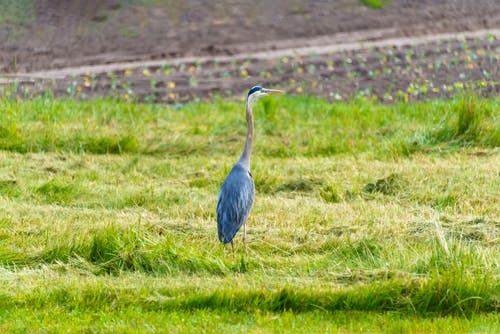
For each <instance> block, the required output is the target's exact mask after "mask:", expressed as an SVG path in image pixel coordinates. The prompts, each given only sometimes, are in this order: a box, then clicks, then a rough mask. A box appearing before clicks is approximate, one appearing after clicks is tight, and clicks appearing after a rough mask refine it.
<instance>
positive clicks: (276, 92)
mask: <svg viewBox="0 0 500 334" xmlns="http://www.w3.org/2000/svg"><path fill="white" fill-rule="evenodd" d="M263 91H264V92H265V93H267V94H270V95H271V94H284V93H285V92H284V91H282V90H279V89H267V88H264V89H263Z"/></svg>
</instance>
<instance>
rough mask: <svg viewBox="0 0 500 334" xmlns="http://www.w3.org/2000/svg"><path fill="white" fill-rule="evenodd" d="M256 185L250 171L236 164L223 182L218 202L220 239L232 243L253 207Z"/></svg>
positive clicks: (225, 242)
mask: <svg viewBox="0 0 500 334" xmlns="http://www.w3.org/2000/svg"><path fill="white" fill-rule="evenodd" d="M254 193H255V186H254V184H253V178H252V175H251V174H250V172H249V171H248V170H247V169H246V168H245V167H244V166H242V165H240V164H236V165H234V167H233V169H232V170H231V172H230V173H229V175H228V176H227V178H226V180H225V181H224V183H223V184H222V187H221V189H220V193H219V201H218V202H217V229H218V234H219V240H220V241H221V242H223V243H224V244H227V243H230V242H231V241H232V240H233V238H234V236H235V234H236V232H238V231H239V229H240V228H241V226H243V224H245V222H246V221H247V218H248V214H249V213H250V209H251V208H252V204H253V198H254Z"/></svg>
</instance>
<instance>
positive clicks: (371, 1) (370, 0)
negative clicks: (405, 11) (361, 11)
mask: <svg viewBox="0 0 500 334" xmlns="http://www.w3.org/2000/svg"><path fill="white" fill-rule="evenodd" d="M360 1H361V3H362V4H363V5H365V6H368V7H371V8H375V9H382V8H384V7H387V6H388V5H390V4H391V2H392V0H360Z"/></svg>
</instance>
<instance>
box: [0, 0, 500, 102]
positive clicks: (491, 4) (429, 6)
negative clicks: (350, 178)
mask: <svg viewBox="0 0 500 334" xmlns="http://www.w3.org/2000/svg"><path fill="white" fill-rule="evenodd" d="M32 11H33V20H31V21H29V20H28V21H26V22H23V23H22V24H18V25H16V26H15V27H17V29H14V26H13V24H12V23H11V24H4V25H3V26H1V25H0V43H1V45H2V48H1V49H0V60H1V62H0V76H1V77H3V79H1V77H0V89H2V91H3V95H13V94H15V95H24V96H32V95H36V94H39V93H40V92H44V91H46V90H47V88H50V89H51V90H52V92H53V93H54V94H55V95H57V96H61V95H70V96H80V97H83V98H87V97H93V96H108V95H111V96H119V97H124V98H139V99H142V100H154V101H165V102H171V103H179V102H185V101H188V100H191V99H193V98H195V97H199V98H205V97H207V96H210V95H212V94H216V95H223V96H225V95H233V94H235V93H236V94H240V93H241V92H242V91H244V90H245V89H246V88H248V86H250V85H253V84H256V83H259V84H263V85H271V86H280V87H282V88H285V89H287V90H292V91H295V92H297V93H311V94H314V95H318V96H323V97H327V98H333V99H345V98H349V97H352V96H355V95H359V94H361V95H367V96H376V97H377V98H379V99H381V100H385V101H392V100H394V99H412V98H423V97H435V96H443V95H451V94H454V93H456V92H457V91H460V90H463V89H467V88H468V87H472V88H474V89H475V90H477V91H479V92H481V93H482V94H485V95H494V94H498V93H499V89H500V88H499V85H498V73H499V63H500V41H499V37H500V34H499V28H500V2H499V1H496V0H480V1H474V2H472V1H462V0H424V1H418V2H416V1H405V0H395V1H393V2H392V4H391V5H388V6H387V7H386V8H384V9H382V10H376V9H371V8H368V7H366V6H363V5H362V4H360V2H359V1H355V0H341V1H336V2H334V3H333V2H329V1H292V0H289V1H284V0H281V1H261V2H258V3H251V4H249V3H247V2H243V1H222V0H220V1H215V2H210V3H209V4H207V3H204V2H202V1H197V0H188V1H183V2H177V1H142V3H141V4H138V3H134V1H124V0H121V1H111V0H108V1H95V0H94V1H75V2H70V3H68V2H67V1H38V2H36V5H35V6H34V7H33V9H32ZM478 30H481V31H479V32H477V31H478ZM467 31H476V33H473V34H465V35H464V34H458V35H457V34H456V33H457V32H467ZM447 33H451V34H447ZM429 36H430V37H429ZM89 65H90V67H89ZM92 65H96V66H94V67H92ZM1 73H3V74H1ZM12 83H14V84H13V85H14V87H12ZM2 84H3V85H2ZM2 91H0V93H1V92H2Z"/></svg>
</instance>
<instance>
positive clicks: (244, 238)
mask: <svg viewBox="0 0 500 334" xmlns="http://www.w3.org/2000/svg"><path fill="white" fill-rule="evenodd" d="M243 243H244V244H245V254H246V255H247V256H248V247H247V223H245V224H243Z"/></svg>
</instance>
